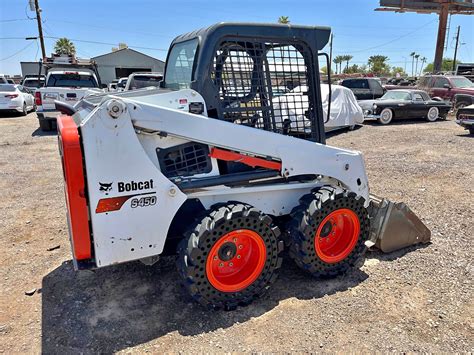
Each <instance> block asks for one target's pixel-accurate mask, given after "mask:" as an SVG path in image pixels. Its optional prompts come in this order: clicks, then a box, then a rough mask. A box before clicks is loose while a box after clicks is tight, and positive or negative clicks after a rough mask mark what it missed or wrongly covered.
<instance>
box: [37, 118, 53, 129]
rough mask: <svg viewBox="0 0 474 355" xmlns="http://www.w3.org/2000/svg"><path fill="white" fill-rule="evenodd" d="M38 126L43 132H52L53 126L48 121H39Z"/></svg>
mask: <svg viewBox="0 0 474 355" xmlns="http://www.w3.org/2000/svg"><path fill="white" fill-rule="evenodd" d="M39 126H40V128H41V130H42V131H43V132H49V131H52V130H53V125H52V124H51V121H50V120H39Z"/></svg>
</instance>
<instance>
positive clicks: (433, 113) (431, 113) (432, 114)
mask: <svg viewBox="0 0 474 355" xmlns="http://www.w3.org/2000/svg"><path fill="white" fill-rule="evenodd" d="M438 117H439V109H438V108H437V107H430V109H429V110H428V113H427V114H426V120H427V121H428V122H435V121H436V120H437V119H438Z"/></svg>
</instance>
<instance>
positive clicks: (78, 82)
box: [46, 73, 99, 88]
mask: <svg viewBox="0 0 474 355" xmlns="http://www.w3.org/2000/svg"><path fill="white" fill-rule="evenodd" d="M46 86H55V87H76V88H96V87H98V86H99V85H98V84H97V81H96V80H95V78H94V77H93V76H92V75H90V74H78V73H64V74H51V75H50V76H49V79H48V83H47V84H46Z"/></svg>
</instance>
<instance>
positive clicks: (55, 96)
mask: <svg viewBox="0 0 474 355" xmlns="http://www.w3.org/2000/svg"><path fill="white" fill-rule="evenodd" d="M43 98H44V99H45V100H47V99H49V100H57V99H58V98H59V95H58V93H56V92H46V93H45V94H44V95H43Z"/></svg>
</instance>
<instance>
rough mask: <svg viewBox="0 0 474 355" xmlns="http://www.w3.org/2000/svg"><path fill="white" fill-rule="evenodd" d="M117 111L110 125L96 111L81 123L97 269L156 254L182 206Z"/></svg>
mask: <svg viewBox="0 0 474 355" xmlns="http://www.w3.org/2000/svg"><path fill="white" fill-rule="evenodd" d="M112 102H117V101H115V100H113V101H112ZM119 108H120V109H122V110H124V111H123V114H122V115H120V116H119V117H118V118H116V119H114V118H112V117H111V116H110V115H109V114H108V109H107V105H101V106H100V107H98V108H96V109H95V110H94V111H93V112H92V113H91V114H90V115H89V116H88V118H87V119H86V120H85V121H83V122H82V123H81V132H82V139H83V146H84V155H85V161H86V170H87V187H88V194H89V207H90V214H91V222H92V230H93V236H94V250H95V257H96V263H97V266H99V267H101V266H106V265H110V264H115V263H120V262H125V261H129V260H135V259H140V258H145V257H149V256H153V255H157V254H160V253H161V252H162V250H163V246H164V243H165V240H166V236H167V233H168V229H169V226H170V223H171V221H172V219H173V217H174V215H175V214H176V212H177V210H178V209H179V207H180V206H181V205H182V204H183V202H184V201H185V200H186V196H185V195H184V194H183V193H182V192H180V191H179V189H178V188H177V187H176V186H175V185H174V184H173V183H172V182H170V181H169V180H168V179H167V178H166V177H165V176H163V175H162V174H161V173H160V171H159V170H158V169H157V168H156V166H155V164H154V163H153V162H152V161H151V160H150V158H149V156H148V155H147V154H146V152H145V151H144V150H143V147H142V145H141V144H140V142H139V140H138V138H137V134H136V133H135V130H134V128H133V126H132V122H131V118H130V115H129V112H127V108H126V107H125V106H119Z"/></svg>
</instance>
